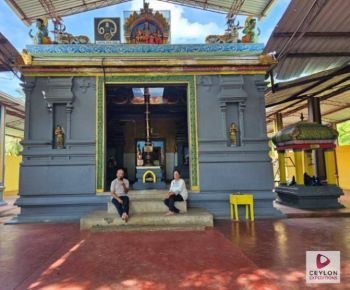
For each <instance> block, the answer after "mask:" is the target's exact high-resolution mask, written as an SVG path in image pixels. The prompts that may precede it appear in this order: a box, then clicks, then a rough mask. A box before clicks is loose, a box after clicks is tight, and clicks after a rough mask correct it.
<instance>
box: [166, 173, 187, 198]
mask: <svg viewBox="0 0 350 290" xmlns="http://www.w3.org/2000/svg"><path fill="white" fill-rule="evenodd" d="M169 191H170V192H174V193H175V194H176V195H178V194H181V196H182V198H183V199H184V200H187V198H188V192H187V189H186V184H185V181H184V180H183V179H182V178H180V179H179V180H176V179H174V180H173V181H172V182H171V184H170V190H169Z"/></svg>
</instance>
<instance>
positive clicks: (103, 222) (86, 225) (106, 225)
mask: <svg viewBox="0 0 350 290" xmlns="http://www.w3.org/2000/svg"><path fill="white" fill-rule="evenodd" d="M212 226H213V216H212V215H211V214H210V213H209V212H208V211H207V210H206V209H201V208H191V209H189V210H188V211H187V213H183V214H177V215H173V216H166V215H164V213H138V214H135V215H132V214H130V217H129V221H128V222H127V223H125V222H124V221H123V220H122V219H121V218H120V217H119V216H118V215H117V214H116V213H108V212H106V211H95V212H93V213H91V214H89V215H87V216H85V217H83V218H81V219H80V229H90V230H99V231H101V230H102V231H103V230H104V229H106V230H120V229H123V230H133V229H135V230H147V231H149V230H151V229H152V228H153V229H152V230H180V229H182V230H188V229H191V230H194V229H197V230H198V229H200V230H203V229H204V228H205V227H212Z"/></svg>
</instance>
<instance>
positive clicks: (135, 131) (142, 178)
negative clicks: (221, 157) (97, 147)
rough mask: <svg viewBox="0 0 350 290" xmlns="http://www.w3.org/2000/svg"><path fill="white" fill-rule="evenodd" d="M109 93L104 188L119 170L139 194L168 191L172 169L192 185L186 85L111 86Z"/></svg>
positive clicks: (109, 85) (107, 100) (107, 93)
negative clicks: (153, 189) (160, 190)
mask: <svg viewBox="0 0 350 290" xmlns="http://www.w3.org/2000/svg"><path fill="white" fill-rule="evenodd" d="M105 93H106V94H105V96H106V163H105V164H106V168H105V172H106V174H105V176H106V177H105V188H106V189H107V190H109V186H110V183H111V181H112V180H113V179H114V178H115V172H116V169H117V168H124V169H125V174H126V177H127V178H128V179H129V180H130V182H131V183H132V184H133V185H134V188H137V189H142V188H145V189H147V188H162V186H161V185H159V184H163V188H164V186H166V183H168V182H170V180H171V179H172V172H173V170H174V168H178V169H179V170H180V171H181V173H182V177H183V178H184V179H185V181H186V182H187V183H189V164H190V154H189V146H188V144H189V142H188V121H187V118H188V117H187V115H188V114H187V85H182V84H181V85H179V84H166V85H160V84H156V85H155V84H150V85H146V84H142V85H135V84H130V85H129V84H126V85H121V84H107V85H106V87H105ZM142 183H143V184H144V186H145V187H143V184H142ZM155 183H157V184H158V185H157V186H158V187H155ZM140 185H141V187H140ZM159 186H160V187H159Z"/></svg>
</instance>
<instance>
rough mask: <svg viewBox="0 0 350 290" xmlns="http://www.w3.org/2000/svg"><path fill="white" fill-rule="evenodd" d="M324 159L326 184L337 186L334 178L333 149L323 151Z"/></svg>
mask: <svg viewBox="0 0 350 290" xmlns="http://www.w3.org/2000/svg"><path fill="white" fill-rule="evenodd" d="M324 158H325V162H326V175H327V183H328V184H337V178H336V176H335V156H334V149H326V150H325V151H324Z"/></svg>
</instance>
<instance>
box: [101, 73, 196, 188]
mask: <svg viewBox="0 0 350 290" xmlns="http://www.w3.org/2000/svg"><path fill="white" fill-rule="evenodd" d="M107 84H120V85H122V84H137V85H140V84H144V85H145V86H147V85H149V84H159V85H161V84H184V85H187V95H188V97H187V98H188V101H187V122H188V132H189V137H188V139H189V148H190V150H189V151H190V152H189V153H190V184H191V185H190V188H191V190H193V191H199V164H198V124H197V96H196V86H195V84H196V77H195V76H194V75H154V74H152V75H147V74H145V75H134V74H130V75H125V74H124V75H117V74H112V75H106V76H98V77H96V191H97V192H103V191H104V190H105V188H104V178H105V156H106V155H105V151H106V147H105V140H106V139H105V138H106V136H105V120H106V116H105V114H106V110H105V101H106V96H105V85H107Z"/></svg>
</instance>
